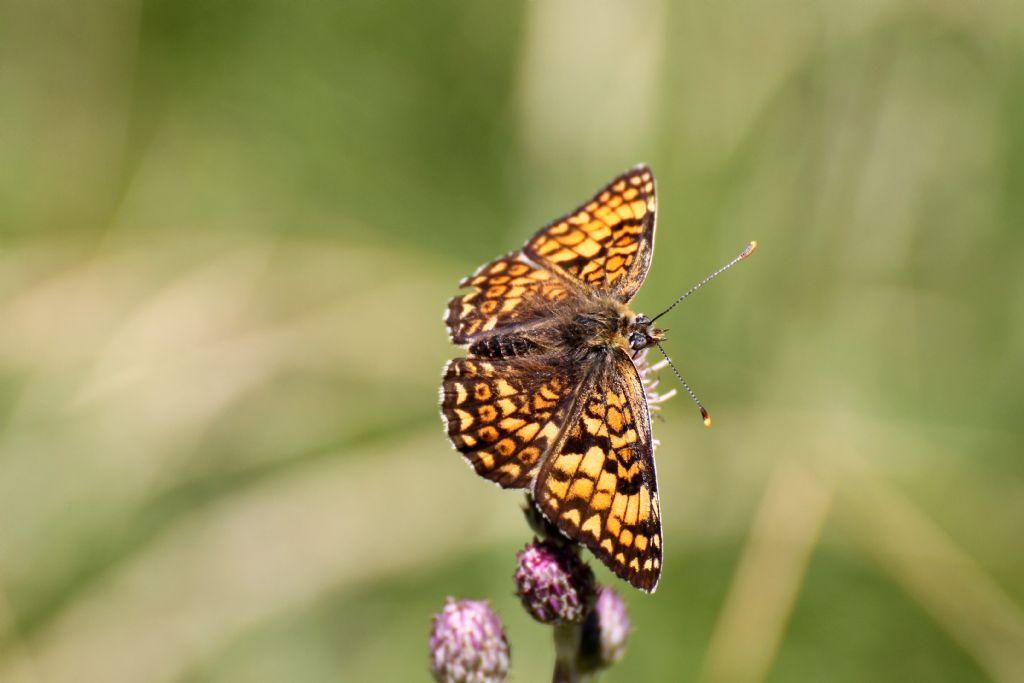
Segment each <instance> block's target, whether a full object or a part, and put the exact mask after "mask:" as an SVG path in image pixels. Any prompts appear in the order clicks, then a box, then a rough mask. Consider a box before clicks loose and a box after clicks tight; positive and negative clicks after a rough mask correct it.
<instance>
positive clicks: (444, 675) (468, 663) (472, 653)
mask: <svg viewBox="0 0 1024 683" xmlns="http://www.w3.org/2000/svg"><path fill="white" fill-rule="evenodd" d="M508 663H509V648H508V641H507V640H506V639H505V630H504V628H503V627H502V625H501V620H500V619H499V618H498V615H496V614H495V613H494V612H493V610H491V608H490V606H489V605H488V604H487V602H486V601H484V600H455V599H454V598H448V601H447V602H446V603H445V606H444V609H443V610H441V612H440V613H439V614H436V615H434V627H433V631H432V632H431V634H430V672H431V673H432V674H433V675H434V680H436V681H438V683H502V681H504V680H505V676H507V675H508Z"/></svg>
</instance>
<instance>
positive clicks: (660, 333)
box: [626, 314, 665, 351]
mask: <svg viewBox="0 0 1024 683" xmlns="http://www.w3.org/2000/svg"><path fill="white" fill-rule="evenodd" d="M664 339H665V330H662V329H660V328H657V327H654V323H653V321H652V320H651V319H650V318H648V317H647V316H646V315H643V314H640V315H636V316H633V318H632V319H627V320H626V341H627V342H629V348H630V349H632V350H633V351H641V350H643V349H646V348H647V347H648V346H654V345H655V344H657V343H658V342H660V341H662V340H664Z"/></svg>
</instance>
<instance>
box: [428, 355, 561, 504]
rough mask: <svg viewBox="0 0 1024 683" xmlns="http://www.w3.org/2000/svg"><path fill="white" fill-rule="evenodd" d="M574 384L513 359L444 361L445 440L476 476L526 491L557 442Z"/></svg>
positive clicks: (557, 373)
mask: <svg viewBox="0 0 1024 683" xmlns="http://www.w3.org/2000/svg"><path fill="white" fill-rule="evenodd" d="M576 384H577V382H575V381H574V378H573V377H572V376H571V375H570V373H569V372H568V371H567V370H565V369H564V368H557V367H555V366H552V367H550V368H547V369H546V370H541V369H538V368H537V367H535V366H530V367H529V368H527V367H524V366H523V364H522V363H521V362H518V359H514V360H488V359H477V358H457V359H455V360H452V361H449V363H448V365H447V366H446V367H445V372H444V379H443V381H442V385H441V411H442V414H443V415H444V418H445V424H446V426H447V430H448V438H449V439H450V440H451V442H452V444H453V445H454V446H455V449H456V450H458V451H459V452H461V453H462V455H463V456H464V457H465V458H466V459H467V460H468V461H469V463H470V464H471V465H472V466H473V468H474V469H475V470H476V472H477V474H479V475H480V476H482V477H486V478H487V479H490V480H491V481H493V482H496V483H497V484H500V485H501V486H502V487H504V488H528V487H530V486H531V485H532V484H533V481H534V479H535V478H536V473H537V469H538V467H539V466H540V463H541V461H542V457H543V456H544V454H545V453H546V452H548V451H550V450H551V448H552V447H553V445H554V444H555V442H556V441H557V438H558V436H559V434H560V432H561V429H562V426H563V424H564V423H565V419H566V415H567V413H568V411H569V409H570V407H571V404H572V397H573V393H574V392H575V389H576Z"/></svg>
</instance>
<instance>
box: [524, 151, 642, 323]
mask: <svg viewBox="0 0 1024 683" xmlns="http://www.w3.org/2000/svg"><path fill="white" fill-rule="evenodd" d="M656 210H657V200H656V197H655V191H654V176H653V175H652V174H651V170H650V169H649V168H647V167H646V166H642V165H641V166H636V167H634V168H633V169H631V170H629V171H627V172H626V173H624V174H622V175H621V176H619V177H618V178H616V179H615V180H613V181H612V182H611V183H609V184H608V186H607V187H605V188H604V189H603V190H601V191H600V192H598V193H597V194H596V195H594V198H593V199H591V200H590V201H589V202H586V203H584V204H583V205H582V206H580V207H579V208H578V209H576V210H575V211H573V212H572V213H569V214H567V215H565V216H563V217H562V218H560V219H558V220H556V221H554V222H553V223H551V224H550V225H548V226H546V227H545V228H543V229H542V230H540V231H539V232H538V233H537V234H536V235H534V236H533V238H532V239H531V240H530V241H529V242H527V243H526V247H525V248H524V249H523V253H525V254H526V256H527V257H529V258H530V259H531V260H532V261H534V262H535V263H537V264H538V265H541V266H543V267H545V268H547V269H549V270H550V271H552V272H553V273H555V274H556V275H559V276H561V277H562V278H564V279H566V280H570V281H577V282H580V283H582V284H583V285H584V286H585V287H586V288H592V289H596V290H600V291H605V292H608V293H610V294H612V295H613V296H615V297H616V298H617V299H619V300H620V301H622V302H623V303H625V302H628V301H630V300H631V299H632V298H633V296H634V295H636V293H637V290H639V289H640V285H642V284H643V282H644V278H645V277H647V270H648V268H650V265H651V257H652V255H653V254H654V218H655V213H656Z"/></svg>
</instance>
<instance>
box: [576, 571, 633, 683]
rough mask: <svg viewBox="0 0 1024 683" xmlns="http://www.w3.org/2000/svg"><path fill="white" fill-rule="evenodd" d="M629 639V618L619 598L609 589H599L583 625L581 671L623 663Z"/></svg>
mask: <svg viewBox="0 0 1024 683" xmlns="http://www.w3.org/2000/svg"><path fill="white" fill-rule="evenodd" d="M628 639H629V616H628V615H627V614H626V605H625V604H624V603H623V602H622V598H620V597H619V594H618V593H616V592H615V591H614V590H612V589H611V588H608V587H607V586H601V587H600V588H599V589H598V594H597V602H596V603H594V609H593V610H591V612H590V614H588V615H587V619H586V621H584V622H583V639H582V642H581V643H580V660H581V661H580V663H581V668H582V669H583V670H584V671H596V670H597V669H603V668H605V667H607V666H611V665H612V664H614V663H615V662H617V661H619V660H620V659H622V655H623V654H625V652H626V641H627V640H628Z"/></svg>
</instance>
